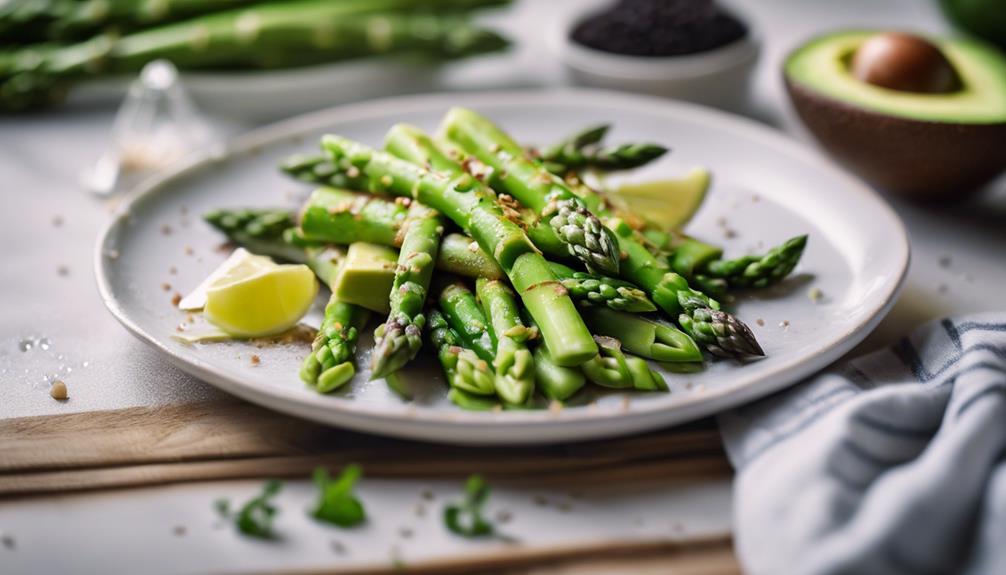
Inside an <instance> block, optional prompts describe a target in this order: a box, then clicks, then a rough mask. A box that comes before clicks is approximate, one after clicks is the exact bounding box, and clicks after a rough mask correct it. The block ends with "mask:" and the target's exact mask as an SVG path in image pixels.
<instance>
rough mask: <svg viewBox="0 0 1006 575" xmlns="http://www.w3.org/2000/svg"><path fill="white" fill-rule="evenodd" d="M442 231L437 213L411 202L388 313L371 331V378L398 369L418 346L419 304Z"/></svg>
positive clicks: (422, 322) (421, 317)
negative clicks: (372, 341)
mask: <svg viewBox="0 0 1006 575" xmlns="http://www.w3.org/2000/svg"><path fill="white" fill-rule="evenodd" d="M443 232H444V224H443V220H442V219H441V218H440V214H438V213H436V212H435V211H433V210H431V209H429V208H427V207H426V206H423V205H422V204H418V203H416V204H413V206H412V208H411V209H410V216H409V219H408V221H407V224H406V230H405V239H404V240H403V241H402V249H401V251H400V252H399V255H398V268H397V269H396V270H395V283H394V285H393V287H392V289H391V296H390V302H391V312H390V313H389V314H388V319H387V321H385V322H384V323H383V324H381V325H380V326H379V327H378V328H377V331H375V332H374V352H373V354H372V355H371V373H372V376H371V377H372V378H378V377H385V376H387V375H388V374H390V373H393V372H395V371H398V370H399V369H401V368H402V367H404V366H405V364H406V363H408V362H409V361H411V360H412V358H414V357H415V356H416V354H417V353H419V348H420V347H422V344H423V339H422V331H423V326H424V325H425V323H426V317H425V316H424V315H423V313H422V312H423V305H424V304H425V303H426V292H427V291H428V290H429V287H430V279H431V278H432V277H433V265H434V262H435V261H436V257H437V251H438V248H439V244H440V236H441V235H442V234H443Z"/></svg>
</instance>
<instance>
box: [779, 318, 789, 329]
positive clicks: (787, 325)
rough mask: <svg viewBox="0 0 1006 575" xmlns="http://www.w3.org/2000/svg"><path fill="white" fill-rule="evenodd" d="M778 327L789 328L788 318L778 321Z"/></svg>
mask: <svg viewBox="0 0 1006 575" xmlns="http://www.w3.org/2000/svg"><path fill="white" fill-rule="evenodd" d="M779 327H781V328H783V329H789V320H788V319H784V320H782V321H781V322H779Z"/></svg>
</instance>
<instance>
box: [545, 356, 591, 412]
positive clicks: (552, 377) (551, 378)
mask: <svg viewBox="0 0 1006 575" xmlns="http://www.w3.org/2000/svg"><path fill="white" fill-rule="evenodd" d="M534 375H535V382H536V383H537V387H538V389H540V390H541V393H542V395H544V396H545V397H547V398H549V399H553V400H556V401H566V400H567V399H569V398H570V397H573V394H575V393H576V392H577V391H580V388H582V387H583V386H584V384H586V383H587V378H586V377H584V375H583V372H582V371H581V370H580V368H579V367H566V366H561V365H558V364H556V363H555V361H554V360H553V359H552V355H551V354H550V353H549V352H548V349H546V346H544V345H539V346H538V347H537V348H535V350H534Z"/></svg>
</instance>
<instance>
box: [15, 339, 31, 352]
mask: <svg viewBox="0 0 1006 575" xmlns="http://www.w3.org/2000/svg"><path fill="white" fill-rule="evenodd" d="M17 347H18V349H20V350H21V351H31V348H33V347H35V340H33V339H31V338H30V337H26V338H24V339H22V340H21V341H19V342H17Z"/></svg>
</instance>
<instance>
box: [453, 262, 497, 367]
mask: <svg viewBox="0 0 1006 575" xmlns="http://www.w3.org/2000/svg"><path fill="white" fill-rule="evenodd" d="M439 303H440V312H441V313H442V314H444V318H445V319H447V323H448V324H449V325H450V326H451V329H453V330H454V331H455V332H456V333H457V334H458V336H459V337H460V338H461V341H462V342H463V343H464V347H466V348H468V349H470V350H472V351H474V352H475V353H476V355H478V356H479V357H480V358H482V359H484V360H486V361H488V362H492V361H493V359H494V358H495V357H496V353H495V351H494V350H493V342H492V336H491V335H490V334H489V325H488V323H487V322H486V316H485V315H484V314H483V313H482V308H480V307H479V304H478V301H476V299H475V294H473V293H472V291H471V290H470V289H468V286H466V285H465V284H463V283H461V282H452V283H448V284H447V285H446V286H444V288H443V289H442V290H441V291H440V297H439Z"/></svg>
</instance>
